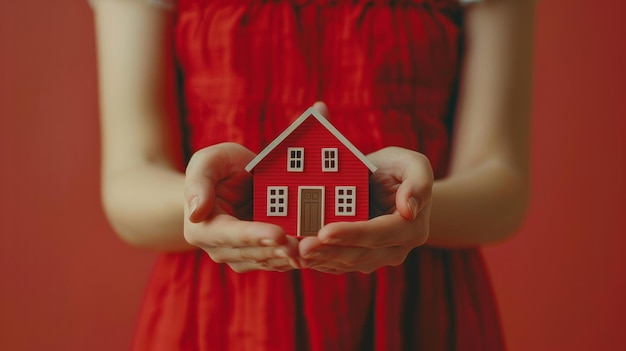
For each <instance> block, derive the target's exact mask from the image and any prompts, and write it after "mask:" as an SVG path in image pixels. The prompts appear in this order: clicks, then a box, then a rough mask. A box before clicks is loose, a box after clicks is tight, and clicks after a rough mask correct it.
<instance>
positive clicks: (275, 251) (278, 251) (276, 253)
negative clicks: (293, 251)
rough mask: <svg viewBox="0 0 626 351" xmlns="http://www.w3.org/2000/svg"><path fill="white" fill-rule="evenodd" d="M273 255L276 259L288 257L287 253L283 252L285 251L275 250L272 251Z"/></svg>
mask: <svg viewBox="0 0 626 351" xmlns="http://www.w3.org/2000/svg"><path fill="white" fill-rule="evenodd" d="M274 255H276V256H278V257H282V258H287V257H289V256H288V255H287V251H285V249H276V250H274Z"/></svg>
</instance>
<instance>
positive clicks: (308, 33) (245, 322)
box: [132, 0, 504, 351]
mask: <svg viewBox="0 0 626 351" xmlns="http://www.w3.org/2000/svg"><path fill="white" fill-rule="evenodd" d="M461 11H462V9H461V7H460V6H459V5H458V4H457V3H456V0H404V1H402V0H397V1H391V0H343V1H340V0H336V1H331V0H310V1H308V0H291V1H289V0H273V1H270V0H267V1H260V0H247V1H246V0H179V3H178V6H177V14H176V16H177V21H176V27H175V40H176V50H177V54H178V59H179V62H180V65H181V67H182V71H183V81H184V95H185V98H184V104H185V107H186V111H187V112H186V122H187V124H188V126H189V131H190V136H189V142H190V145H191V148H192V149H193V150H198V149H200V148H202V147H206V146H208V145H211V144H215V143H219V142H223V141H234V142H238V143H241V144H243V145H245V146H246V147H248V148H250V149H251V150H253V151H256V152H259V151H260V150H262V148H263V147H264V146H266V145H267V144H268V143H269V142H271V141H272V140H273V139H274V138H275V137H276V136H277V135H278V134H279V133H280V132H281V131H282V130H283V129H284V128H286V127H287V126H288V125H289V124H290V123H291V122H292V121H293V120H294V119H295V118H297V117H298V116H300V114H301V113H302V112H303V111H304V110H305V109H306V108H307V107H309V106H310V105H311V104H312V103H313V102H314V101H317V100H323V101H325V102H326V103H327V105H328V107H329V110H330V114H331V116H330V120H331V122H332V123H333V125H335V127H337V129H338V130H340V131H341V132H342V133H343V134H344V135H345V136H346V137H347V138H348V139H349V140H350V141H351V142H352V143H353V144H354V145H355V146H356V147H357V148H359V149H360V150H361V151H362V152H363V153H365V154H368V153H370V152H373V151H375V150H378V149H381V148H383V147H386V146H390V145H395V146H401V147H405V148H409V149H413V150H418V151H420V152H422V153H424V154H426V155H427V156H428V157H429V159H430V160H431V162H432V165H433V168H434V171H435V174H436V177H438V178H440V177H443V176H445V175H446V168H447V162H448V152H449V134H450V132H449V130H450V128H449V122H450V121H451V116H452V115H453V114H454V106H453V105H454V104H453V103H454V100H455V94H456V88H457V85H458V76H459V70H460V55H461V49H462V37H463V33H462V30H461V29H462V27H461V21H462V13H461ZM132 349H133V350H151V351H155V350H163V351H173V350H190V351H191V350H260V351H261V350H272V351H283V350H284V351H287V350H303V351H308V350H310V351H335V350H336V351H340V350H341V351H346V350H376V351H389V350H428V351H436V350H482V351H489V350H502V349H504V346H503V340H502V336H501V331H500V327H499V321H498V315H497V311H496V307H495V301H494V297H493V296H492V290H491V287H490V283H489V279H488V276H487V273H486V270H485V267H484V265H483V261H482V258H481V255H480V252H479V251H478V250H477V249H464V250H443V249H436V248H431V247H421V248H418V249H415V250H414V251H413V252H411V254H410V255H409V257H408V259H407V260H406V262H405V263H404V264H403V265H401V266H399V267H388V268H382V269H380V270H378V271H377V272H375V273H373V274H369V275H368V274H361V273H351V274H344V275H329V274H324V273H319V272H316V271H314V270H300V271H292V272H287V273H274V272H250V273H244V274H239V273H235V272H234V271H232V270H231V269H230V268H229V267H228V266H226V265H222V264H216V263H214V262H213V261H211V259H210V258H209V257H208V255H206V254H204V253H203V252H199V251H196V252H185V253H171V254H163V255H161V256H160V257H159V259H158V261H157V262H156V266H155V267H154V272H153V275H152V278H151V280H150V283H149V285H148V287H147V292H146V296H145V301H144V304H143V307H142V309H141V313H140V320H139V324H138V329H137V332H136V336H135V340H134V343H133V347H132Z"/></svg>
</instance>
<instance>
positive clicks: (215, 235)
mask: <svg viewBox="0 0 626 351" xmlns="http://www.w3.org/2000/svg"><path fill="white" fill-rule="evenodd" d="M254 156H255V155H254V153H253V152H251V151H250V150H248V149H246V148H245V147H243V146H241V145H239V144H235V143H223V144H218V145H214V146H210V147H207V148H204V149H202V150H199V151H198V152H196V153H195V154H194V155H193V157H192V158H191V160H190V161H189V165H188V166H187V170H186V175H185V223H184V233H185V239H186V240H187V242H189V243H190V244H192V245H194V246H197V247H199V248H201V249H202V250H204V251H205V252H206V253H207V254H208V255H209V256H210V257H211V259H212V260H213V261H215V262H217V263H225V264H227V265H228V266H230V267H231V268H232V269H233V270H234V271H236V272H247V271H252V270H267V271H287V270H290V269H294V268H299V264H298V261H297V256H298V249H297V247H298V241H297V240H296V239H295V238H293V237H290V236H287V235H286V234H285V232H284V231H283V230H282V229H281V228H280V227H278V226H276V225H272V224H268V223H260V222H252V221H249V220H250V219H251V217H252V212H251V209H252V176H251V175H250V174H249V173H248V172H246V171H245V169H244V168H245V166H246V165H247V164H248V163H249V162H250V161H251V160H252V159H253V158H254Z"/></svg>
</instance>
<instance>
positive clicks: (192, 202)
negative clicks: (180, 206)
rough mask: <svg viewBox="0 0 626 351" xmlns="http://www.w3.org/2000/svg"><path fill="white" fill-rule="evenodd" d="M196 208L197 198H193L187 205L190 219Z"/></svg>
mask: <svg viewBox="0 0 626 351" xmlns="http://www.w3.org/2000/svg"><path fill="white" fill-rule="evenodd" d="M197 208H198V197H197V196H195V197H194V198H193V199H192V200H191V203H190V204H189V217H192V216H193V215H194V213H195V212H196V209H197Z"/></svg>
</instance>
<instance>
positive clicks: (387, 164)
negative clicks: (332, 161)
mask: <svg viewBox="0 0 626 351" xmlns="http://www.w3.org/2000/svg"><path fill="white" fill-rule="evenodd" d="M368 158H369V159H370V160H371V161H372V162H373V163H374V164H375V165H376V166H377V167H378V170H377V171H376V172H375V173H374V174H373V175H372V176H371V178H370V206H371V212H372V214H373V215H374V218H373V219H370V220H368V221H361V222H337V223H330V224H328V225H326V226H324V227H323V228H322V229H321V230H320V231H319V233H318V235H317V237H307V238H304V239H303V240H302V241H301V242H300V245H299V252H300V255H301V256H302V257H303V258H304V259H305V260H306V261H305V264H306V265H307V266H310V267H311V268H312V269H316V270H319V271H322V272H327V273H335V274H341V273H346V272H364V273H370V272H373V271H375V270H377V269H378V268H381V267H384V266H397V265H400V264H402V263H403V262H404V260H405V259H406V257H407V255H408V253H409V252H410V251H411V250H412V249H414V248H415V247H417V246H420V245H423V244H424V243H425V242H426V240H427V239H428V230H429V219H430V210H431V203H432V201H431V193H432V186H433V172H432V168H431V166H430V162H429V161H428V159H427V158H426V157H425V156H424V155H422V154H420V153H417V152H415V151H410V150H407V149H402V148H398V147H388V148H385V149H382V150H379V151H377V152H374V153H372V154H370V155H368Z"/></svg>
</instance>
